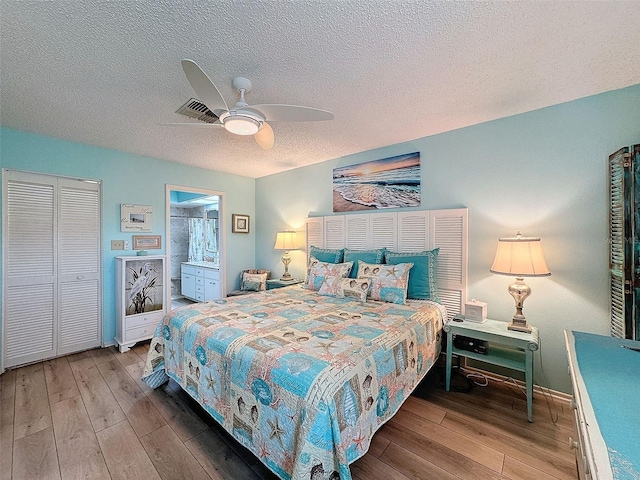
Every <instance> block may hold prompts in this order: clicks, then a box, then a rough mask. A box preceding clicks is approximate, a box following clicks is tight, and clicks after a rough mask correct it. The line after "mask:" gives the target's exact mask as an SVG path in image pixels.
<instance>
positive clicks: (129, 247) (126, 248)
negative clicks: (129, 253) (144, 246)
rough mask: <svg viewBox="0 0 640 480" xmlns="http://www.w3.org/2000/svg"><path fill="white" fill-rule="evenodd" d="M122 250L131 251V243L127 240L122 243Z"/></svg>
mask: <svg viewBox="0 0 640 480" xmlns="http://www.w3.org/2000/svg"><path fill="white" fill-rule="evenodd" d="M124 249H125V250H131V242H129V240H125V241H124Z"/></svg>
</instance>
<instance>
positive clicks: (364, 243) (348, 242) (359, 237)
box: [344, 214, 370, 250]
mask: <svg viewBox="0 0 640 480" xmlns="http://www.w3.org/2000/svg"><path fill="white" fill-rule="evenodd" d="M369 218H370V215H366V214H364V215H358V214H356V215H345V242H344V246H345V248H348V249H350V250H368V249H369V242H368V239H369Z"/></svg>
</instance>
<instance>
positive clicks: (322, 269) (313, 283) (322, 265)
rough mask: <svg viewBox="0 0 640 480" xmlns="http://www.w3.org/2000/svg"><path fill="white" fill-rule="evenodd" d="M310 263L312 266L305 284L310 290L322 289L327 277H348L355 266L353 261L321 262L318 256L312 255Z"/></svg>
mask: <svg viewBox="0 0 640 480" xmlns="http://www.w3.org/2000/svg"><path fill="white" fill-rule="evenodd" d="M309 264H310V265H312V267H311V268H310V270H309V274H308V275H307V279H306V281H305V286H306V287H307V288H308V289H310V290H320V287H322V283H323V282H324V279H325V277H327V276H335V277H347V276H348V275H349V272H350V271H351V267H353V262H346V263H328V262H320V261H318V260H317V259H316V258H313V257H311V259H310V261H309Z"/></svg>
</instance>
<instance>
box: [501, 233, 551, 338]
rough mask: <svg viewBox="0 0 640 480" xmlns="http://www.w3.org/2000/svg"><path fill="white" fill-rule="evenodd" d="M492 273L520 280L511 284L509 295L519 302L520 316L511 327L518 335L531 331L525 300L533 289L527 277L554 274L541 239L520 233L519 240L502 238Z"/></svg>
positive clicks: (510, 323) (517, 313) (516, 316)
mask: <svg viewBox="0 0 640 480" xmlns="http://www.w3.org/2000/svg"><path fill="white" fill-rule="evenodd" d="M490 271H491V272H492V273H498V274H500V275H510V276H514V277H516V281H515V283H513V284H511V285H509V293H510V294H511V296H512V297H513V298H514V300H515V301H516V314H515V315H514V316H513V319H512V320H511V322H509V325H508V326H507V328H508V329H509V330H516V331H518V332H531V326H529V325H527V321H526V319H525V317H524V315H523V314H522V305H523V303H524V300H525V298H527V297H528V296H529V295H531V288H530V287H529V286H527V285H525V283H524V278H523V277H548V276H549V275H551V272H549V268H548V267H547V264H546V262H545V261H544V255H543V253H542V245H541V244H540V238H532V237H523V236H522V235H521V234H520V232H518V234H517V235H516V236H515V237H509V238H499V239H498V249H497V250H496V257H495V258H494V259H493V265H492V266H491V270H490Z"/></svg>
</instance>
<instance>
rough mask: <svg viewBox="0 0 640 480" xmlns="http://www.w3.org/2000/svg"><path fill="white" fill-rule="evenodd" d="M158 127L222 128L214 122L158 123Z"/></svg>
mask: <svg viewBox="0 0 640 480" xmlns="http://www.w3.org/2000/svg"><path fill="white" fill-rule="evenodd" d="M158 125H163V126H165V127H201V128H212V127H223V126H224V125H222V124H221V123H219V122H216V123H192V122H176V123H159V124H158Z"/></svg>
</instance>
